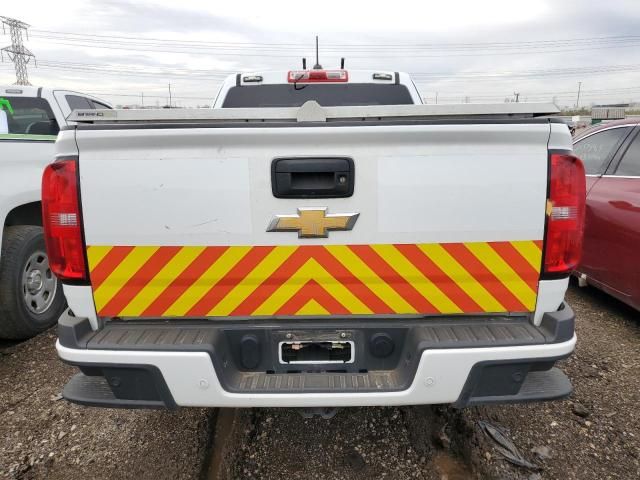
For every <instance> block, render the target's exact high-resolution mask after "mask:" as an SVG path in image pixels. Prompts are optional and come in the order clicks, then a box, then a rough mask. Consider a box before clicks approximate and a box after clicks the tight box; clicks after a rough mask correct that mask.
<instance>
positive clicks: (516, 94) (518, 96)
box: [513, 92, 520, 103]
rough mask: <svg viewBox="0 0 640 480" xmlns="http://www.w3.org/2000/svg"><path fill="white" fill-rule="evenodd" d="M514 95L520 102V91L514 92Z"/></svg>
mask: <svg viewBox="0 0 640 480" xmlns="http://www.w3.org/2000/svg"><path fill="white" fill-rule="evenodd" d="M513 95H514V96H515V97H516V103H518V102H519V101H520V93H519V92H513Z"/></svg>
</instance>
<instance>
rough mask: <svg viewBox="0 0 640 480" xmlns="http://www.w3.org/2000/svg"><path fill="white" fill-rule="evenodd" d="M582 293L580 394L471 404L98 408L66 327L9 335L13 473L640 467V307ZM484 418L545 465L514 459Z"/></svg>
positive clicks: (6, 440)
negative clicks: (61, 355) (74, 362)
mask: <svg viewBox="0 0 640 480" xmlns="http://www.w3.org/2000/svg"><path fill="white" fill-rule="evenodd" d="M568 300H569V302H570V304H571V305H572V307H573V308H574V310H575V311H576V314H577V317H578V324H577V331H578V336H579V341H578V348H577V351H576V353H575V354H574V356H572V357H571V358H570V359H568V360H567V361H565V362H563V364H562V365H561V367H562V368H563V369H564V370H565V371H566V372H567V373H568V374H569V376H570V377H571V379H572V381H573V383H574V386H575V393H574V394H573V395H572V397H571V398H570V399H568V400H565V401H561V402H552V403H545V404H535V405H516V406H491V407H478V408H472V409H467V410H463V411H458V410H454V409H451V408H448V407H440V406H436V407H405V408H357V409H342V410H339V411H338V413H337V415H336V416H335V417H334V418H333V419H331V420H320V419H315V418H314V419H309V420H305V419H303V418H302V417H301V416H299V415H298V414H297V413H296V412H295V411H292V410H284V409H283V410H281V409H255V410H221V411H219V412H218V411H216V410H213V409H211V410H204V409H202V410H200V409H183V410H179V411H178V412H175V413H170V412H163V411H125V410H104V409H91V408H84V407H78V406H74V405H70V404H68V403H67V402H65V401H64V400H60V399H59V398H60V397H59V393H60V389H61V388H62V386H63V385H64V383H65V382H66V381H67V379H68V378H69V377H70V376H71V375H72V374H73V373H74V370H73V369H72V368H71V367H68V366H66V365H64V364H62V363H61V362H59V361H58V360H57V358H56V356H55V350H54V348H53V344H54V341H55V334H54V333H53V332H48V333H45V334H43V335H40V336H39V337H37V338H35V339H33V340H30V341H28V342H25V343H22V344H19V345H11V344H6V343H4V344H0V478H1V477H4V478H52V479H58V478H64V479H80V478H82V479H85V478H92V479H93V478H96V479H102V478H105V479H106V478H109V479H120V478H153V479H154V480H159V479H163V478H172V479H173V478H194V479H195V478H210V479H212V478H221V479H244V478H260V479H280V478H288V479H297V478H300V479H303V478H304V479H315V478H317V479H325V478H327V479H339V478H345V479H369V478H391V479H405V478H407V479H408V478H418V479H428V480H430V479H447V480H457V479H467V478H489V479H516V480H517V479H527V480H538V479H561V478H562V479H573V478H576V479H578V478H579V479H586V480H588V479H609V478H610V479H636V478H640V412H639V411H638V405H640V376H638V373H637V372H638V369H639V367H640V314H639V313H638V312H635V311H633V310H631V309H628V308H626V307H624V306H623V305H621V304H619V303H618V302H616V301H614V300H612V299H611V298H609V297H607V296H606V295H603V294H601V293H599V292H597V291H595V290H592V289H587V290H578V289H577V288H575V287H573V288H572V289H571V290H570V292H569V294H568ZM216 417H217V418H218V419H219V421H218V422H217V425H216V423H215V420H216ZM479 421H486V422H489V423H490V424H492V425H494V426H497V427H499V428H501V429H502V430H503V431H504V433H505V435H506V436H507V438H508V439H510V440H511V441H512V442H513V444H514V445H515V446H516V447H517V449H518V450H519V452H520V453H521V454H522V456H523V458H524V459H526V460H527V461H529V462H530V463H532V464H533V465H531V466H530V468H525V467H517V466H514V465H512V464H511V463H509V462H507V461H506V460H505V459H504V457H503V455H502V454H501V453H500V452H499V449H498V448H497V447H496V444H495V442H494V441H493V440H491V439H489V437H487V436H486V435H485V434H484V433H483V432H482V431H481V430H480V428H479V426H478V422H479ZM212 442H213V443H215V446H216V447H217V448H211V443H212ZM534 467H535V468H534Z"/></svg>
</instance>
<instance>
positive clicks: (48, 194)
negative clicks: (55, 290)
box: [42, 159, 88, 281]
mask: <svg viewBox="0 0 640 480" xmlns="http://www.w3.org/2000/svg"><path fill="white" fill-rule="evenodd" d="M77 173H78V162H77V161H76V160H73V159H65V160H59V161H57V162H55V163H52V164H50V165H49V166H47V168H46V169H45V171H44V174H43V176H42V219H43V222H44V236H45V243H46V246H47V255H48V256H49V265H50V267H51V271H52V272H53V273H54V274H55V275H56V276H57V277H58V278H59V279H60V280H63V281H64V280H72V281H86V280H87V278H88V275H87V266H86V262H85V251H84V250H85V248H84V241H83V239H82V217H81V212H80V199H79V196H78V195H79V192H78V176H77Z"/></svg>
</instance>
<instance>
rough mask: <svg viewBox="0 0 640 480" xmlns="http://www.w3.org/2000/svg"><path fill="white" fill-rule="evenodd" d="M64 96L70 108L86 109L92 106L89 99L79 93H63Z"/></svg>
mask: <svg viewBox="0 0 640 480" xmlns="http://www.w3.org/2000/svg"><path fill="white" fill-rule="evenodd" d="M64 98H65V99H66V100H67V103H68V104H69V108H70V109H71V110H80V109H84V110H87V109H90V108H93V105H91V103H90V102H89V99H88V98H86V97H81V96H80V95H65V97H64Z"/></svg>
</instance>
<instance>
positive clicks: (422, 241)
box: [76, 122, 550, 318]
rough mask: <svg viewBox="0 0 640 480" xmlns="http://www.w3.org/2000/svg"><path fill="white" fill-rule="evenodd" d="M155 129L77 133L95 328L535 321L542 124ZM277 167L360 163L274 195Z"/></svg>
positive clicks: (544, 162) (543, 179)
mask: <svg viewBox="0 0 640 480" xmlns="http://www.w3.org/2000/svg"><path fill="white" fill-rule="evenodd" d="M150 127H154V126H149V125H139V126H138V127H135V126H132V127H130V128H124V129H123V128H117V129H109V128H108V127H103V128H102V129H90V128H89V129H78V130H77V131H76V140H77V145H78V149H79V159H80V160H79V170H80V186H81V198H82V210H83V218H84V232H85V240H86V244H87V258H88V262H89V269H90V279H91V285H92V288H93V295H94V300H95V306H96V311H97V312H98V315H99V316H102V317H116V316H117V317H150V318H159V317H197V318H204V317H217V318H219V317H229V316H233V317H254V316H269V317H273V316H290V315H291V316H293V315H303V316H304V315H310V316H317V315H336V316H346V315H385V316H387V317H388V316H390V315H405V316H406V315H411V314H415V315H429V314H470V313H484V312H491V313H503V312H522V313H525V312H532V311H534V310H535V306H536V297H537V289H538V280H539V276H540V275H539V272H540V268H541V259H542V239H543V235H544V226H545V205H546V195H547V169H548V152H547V143H548V139H549V133H550V127H549V124H547V123H508V122H505V123H495V124H486V123H485V124H483V123H475V124H474V123H468V122H467V123H464V122H459V123H451V124H423V125H395V126H394V125H362V126H349V127H347V126H338V127H335V126H331V125H330V124H328V125H326V126H304V127H302V126H291V127H280V128H278V127H268V126H266V125H263V126H261V127H260V126H250V125H247V126H246V127H244V128H238V127H237V126H236V127H233V126H232V127H225V128H215V127H211V128H205V127H202V128H200V127H198V128H171V127H169V126H167V125H164V126H163V125H156V126H155V128H150ZM276 158H288V159H303V158H309V159H312V158H321V159H325V158H343V159H352V160H353V166H354V169H355V173H354V177H353V178H354V190H353V194H352V195H351V196H347V197H344V198H276V197H275V196H274V194H273V192H272V182H273V181H274V180H273V178H272V170H271V169H272V162H273V161H274V159H276ZM299 209H302V210H301V211H300V212H299ZM305 209H307V212H305ZM309 211H311V212H312V213H311V214H310V213H308V212H309ZM350 214H359V216H357V217H355V219H354V217H348V215H350ZM277 215H288V216H290V217H289V220H287V221H286V222H288V223H287V226H288V227H289V230H285V231H268V230H269V227H270V226H273V225H274V221H276V222H277V218H276V216H277ZM330 215H337V217H330ZM347 217H348V218H347ZM349 218H350V220H349ZM354 221H355V223H352V225H349V226H351V227H352V229H351V230H331V229H328V230H325V228H326V227H332V226H333V227H336V226H337V227H338V228H344V227H345V226H346V223H345V222H347V223H348V222H354ZM334 222H338V224H340V225H338V224H336V223H334ZM341 222H342V223H341ZM282 225H284V223H283V224H282ZM295 228H299V229H300V231H302V232H303V233H304V232H305V231H307V230H305V229H310V230H308V231H310V232H312V233H316V234H317V233H318V232H320V233H325V234H326V235H327V237H326V238H324V237H311V238H308V237H299V234H298V233H299V232H298V231H296V230H293V229H295Z"/></svg>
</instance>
